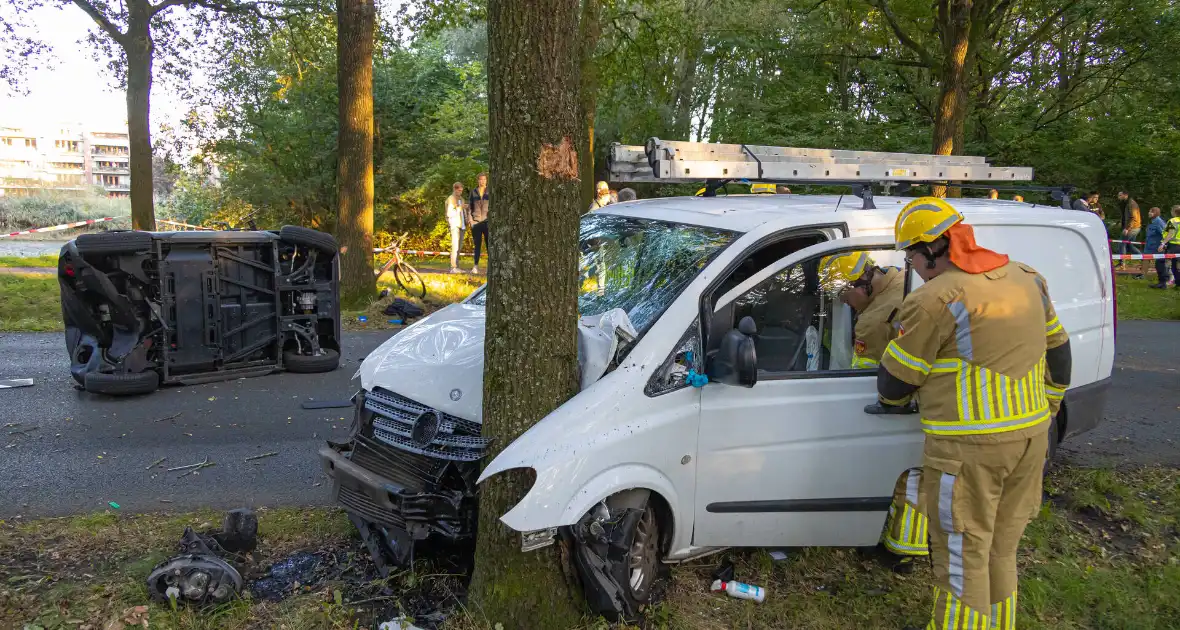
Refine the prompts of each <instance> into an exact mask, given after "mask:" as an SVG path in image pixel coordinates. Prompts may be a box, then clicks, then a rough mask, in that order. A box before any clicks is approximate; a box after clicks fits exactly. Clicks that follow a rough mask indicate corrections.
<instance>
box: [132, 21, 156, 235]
mask: <svg viewBox="0 0 1180 630" xmlns="http://www.w3.org/2000/svg"><path fill="white" fill-rule="evenodd" d="M146 4H147V3H146V2H131V3H129V4H128V9H129V10H130V12H129V15H128V27H127V35H126V44H125V46H124V51H125V52H126V54H127V138H128V142H129V144H130V145H131V169H130V170H131V228H132V229H135V230H154V229H156V210H155V205H154V200H153V198H152V194H153V187H152V131H151V96H152V58H153V55H154V53H155V46H154V45H153V43H152V37H151V30H150V26H149V21H150V19H151V18H150V16H149V15H148V14H147V11H148V9H149V8H150V7H147V6H145V5H146Z"/></svg>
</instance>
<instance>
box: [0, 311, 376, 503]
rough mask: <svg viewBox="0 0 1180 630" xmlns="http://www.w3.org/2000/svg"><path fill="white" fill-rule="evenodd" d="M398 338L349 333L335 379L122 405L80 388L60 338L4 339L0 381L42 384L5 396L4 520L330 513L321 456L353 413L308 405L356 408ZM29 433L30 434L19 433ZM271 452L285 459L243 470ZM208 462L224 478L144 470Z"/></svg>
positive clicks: (291, 379)
mask: <svg viewBox="0 0 1180 630" xmlns="http://www.w3.org/2000/svg"><path fill="white" fill-rule="evenodd" d="M389 334H390V333H388V332H375V333H349V334H348V335H347V336H346V337H345V340H344V341H345V343H344V353H343V357H342V365H341V367H340V369H338V370H336V371H335V372H331V373H329V374H326V375H325V374H319V375H311V374H275V375H271V376H264V377H261V378H253V379H242V380H234V381H226V382H221V383H210V384H206V385H199V386H186V387H179V388H176V387H169V388H164V389H161V390H160V391H158V392H156V393H154V394H151V395H148V396H141V397H135V398H121V399H120V398H108V397H104V396H96V395H94V394H89V393H86V392H82V391H77V390H76V389H75V388H74V387H73V380H72V379H70V376H69V372H68V370H67V369H66V368H67V365H68V363H67V358H66V353H65V341H64V339H63V337H62V335H61V333H0V378H33V379H35V380H36V385H35V386H33V387H26V388H21V389H7V390H0V418H2V420H0V425H3V424H8V423H18V422H19V423H20V424H19V425H17V426H15V427H5V428H0V518H5V517H11V516H14V515H17V514H21V515H26V516H51V515H61V514H72V513H77V512H87V511H92V510H98V509H103V508H106V507H107V502H108V501H114V502H115V503H118V504H120V505H121V507H122V509H123V510H129V511H136V512H146V511H158V510H162V509H163V510H167V509H181V508H193V507H199V506H210V507H215V508H229V507H237V506H241V505H251V506H262V505H280V504H285V505H312V504H322V503H327V502H328V501H329V500H330V496H329V487H328V486H329V484H327V483H324V481H325V479H326V477H325V476H324V475H323V474H322V473H321V472H320V468H319V461H318V459H317V458H316V456H315V453H316V451H317V450H318V449H319V448H320V446H322V445H323V444H324V440H325V439H326V438H328V437H333V436H334V437H337V438H342V437H346V436H347V435H348V428H349V425H350V423H351V419H352V415H351V410H350V409H322V410H316V411H309V410H304V409H301V408H300V403H302V402H304V401H306V400H308V399H311V398H315V399H317V400H331V399H345V398H349V397H351V396H352V394H353V393H354V392H355V391H356V388H357V387H359V381H350V378H351V377H352V375H353V373H355V372H356V368H357V365H359V361H360V360H361V359H362V358H363V357H364V356H365V355H366V354H367V353H368V352H370V351H372V349H373V348H375V347H377V345H379V344H380V343H381V342H382V341H384V340H385V339H386V338H388V336H389ZM177 412H180V413H181V415H180V416H178V417H176V418H175V419H171V420H162V421H161V420H159V419H160V418H166V417H168V416H171V415H173V414H175V413H177ZM341 417H343V418H345V419H344V420H340V418H341ZM25 429H33V430H31V431H29V432H28V433H27V434H23V433H14V432H16V431H20V430H25ZM5 447H7V448H5ZM271 451H276V452H278V455H275V456H273V457H267V458H264V459H259V460H256V461H251V462H246V461H243V460H244V459H245V458H246V457H250V456H252V455H259V454H262V453H267V452H271ZM206 456H208V457H209V460H210V461H212V462H215V463H216V466H213V467H211V468H206V469H204V470H201V471H200V473H199V475H189V476H187V477H184V478H182V479H177V476H178V475H179V474H180V473H176V472H172V473H166V472H164V471H163V470H159V469H153V470H151V471H148V470H146V468H147V467H148V466H149V465H150V464H151V463H152V462H154V461H156V460H157V459H159V458H161V457H167V458H168V459H167V460H165V467H171V466H181V465H184V464H191V463H195V462H199V461H201V460H202V459H204V458H205V457H206ZM164 501H171V503H166V502H164Z"/></svg>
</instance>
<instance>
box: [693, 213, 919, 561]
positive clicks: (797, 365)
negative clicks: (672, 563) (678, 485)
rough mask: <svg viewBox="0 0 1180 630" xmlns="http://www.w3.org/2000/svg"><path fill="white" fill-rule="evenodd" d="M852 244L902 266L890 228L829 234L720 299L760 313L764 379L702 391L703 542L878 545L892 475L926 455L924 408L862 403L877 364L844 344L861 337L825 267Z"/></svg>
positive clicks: (869, 399)
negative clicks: (854, 356) (892, 409)
mask: <svg viewBox="0 0 1180 630" xmlns="http://www.w3.org/2000/svg"><path fill="white" fill-rule="evenodd" d="M849 251H864V252H866V253H868V254H869V256H870V257H871V258H872V259H873V263H874V266H879V267H887V266H894V267H899V268H900V267H904V262H903V257H902V253H901V252H897V251H893V243H892V240H891V239H890V238H888V237H883V236H868V237H857V238H847V239H840V240H835V241H828V242H824V243H820V244H817V245H813V246H810V247H807V248H806V249H802V250H800V251H797V252H794V253H792V254H790V255H788V256H786V257H784V258H782V259H781V260H779V261H778V262H776V263H774V264H772V265H770V266H769V267H767V268H765V269H763V270H762V271H760V272H759V273H757V274H755V275H754V276H753V277H751V278H749V279H748V280H746V281H745V282H743V283H741V284H740V285H738V286H737V287H735V288H733V289H732V290H729V291H727V292H726V294H725V295H723V296H720V297H719V298H718V299H717V300H715V303H716V304H717V307H716V309H715V311H716V312H721V311H723V310H725V309H734V310H733V312H726V313H725V314H724V315H725V317H731V318H732V320H733V321H738V320H740V319H741V317H743V316H746V315H749V316H750V317H753V318H754V320H755V323H756V325H757V327H758V335H757V336H756V349H757V353H758V357H757V363H758V380H757V383H756V384H755V385H754V386H753V387H749V388H747V387H740V386H735V385H725V384H721V383H709V384H708V385H706V386H705V387H704V388H703V389H702V392H701V416H700V418H701V420H700V428H699V434H698V466H697V491H696V502H695V503H696V511H695V513H696V530H695V535H694V539H693V544H694V545H697V546H816V545H819V546H870V545H875V544H876V543H877V541H878V540H879V538H880V534H881V529H882V526H883V524H884V521H885V517H886V513H887V510H888V508H889V504H890V497H891V494H892V491H893V486H894V483H895V482H896V480H897V479H898V477H899V476H900V475H901V474H902V473H903V472H904V471H905V470H906V469H908V468H911V467H914V466H918V465H920V464H921V455H922V441H923V434H922V431H921V426H920V422H919V419H918V416H917V415H890V416H874V415H868V414H866V413H864V407H865V405H868V404H871V403H873V402H875V401H876V400H877V385H876V383H877V379H876V369H875V368H872V367H867V368H860V369H855V368H853V367H852V364H851V363H850V362H849V360H848V358H847V357H846V356H845V357H844V358H842V354H846V353H841V352H839V351H838V349H839V348H841V347H847V346H848V345H850V344H852V345H855V346H857V347H858V348H860V347H861V343H860V340H857V341H855V342H854V341H853V340H851V339H847V338H845V337H847V336H850V335H853V330H854V329H853V327H852V325H851V323H850V321H851V319H852V317H851V314H850V311H848V310H847V306H846V305H844V304H842V302H841V299H840V296H841V295H842V291H844V290H846V289H847V288H848V287H847V285H846V284H842V283H841V282H839V281H833V280H832V279H831V278H830V277H825V276H824V275H823V274H821V273H820V272H819V266H820V262H821V261H822V260H823V259H824V258H825V257H826V256H829V255H832V254H836V253H841V252H849ZM896 273H898V274H899V277H900V274H902V273H903V272H902V271H901V270H898V271H897V272H896ZM895 297H896V296H895ZM874 299H882V298H881V297H880V296H878V297H877V298H874ZM841 315H843V317H841ZM708 343H709V347H715V344H714V341H713V340H710V341H708Z"/></svg>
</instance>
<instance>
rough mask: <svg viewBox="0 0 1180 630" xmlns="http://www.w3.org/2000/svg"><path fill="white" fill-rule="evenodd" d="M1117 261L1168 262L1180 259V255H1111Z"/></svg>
mask: <svg viewBox="0 0 1180 630" xmlns="http://www.w3.org/2000/svg"><path fill="white" fill-rule="evenodd" d="M1110 257H1111V258H1113V259H1115V260H1166V259H1168V258H1180V254H1111V255H1110Z"/></svg>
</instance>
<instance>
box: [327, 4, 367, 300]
mask: <svg viewBox="0 0 1180 630" xmlns="http://www.w3.org/2000/svg"><path fill="white" fill-rule="evenodd" d="M376 16H377V10H376V7H375V6H374V4H373V0H338V2H337V5H336V20H337V31H336V51H337V61H336V63H337V77H336V80H337V85H338V89H339V93H340V131H339V133H338V135H337V138H338V139H337V154H338V161H337V175H336V187H337V188H336V191H337V193H336V195H337V217H338V219H337V224H336V236H337V237H338V238H339V240H340V250H341V256H340V303H341V305H344V306H350V307H352V306H363V305H366V304H368V302H369V300H371V299H372V298H373V295H374V294H375V293H376V292H377V280H376V277H375V276H374V275H373V37H374V28H375V26H376Z"/></svg>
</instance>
